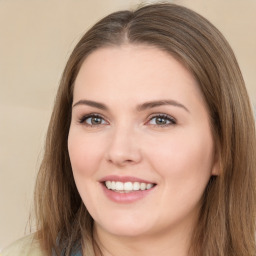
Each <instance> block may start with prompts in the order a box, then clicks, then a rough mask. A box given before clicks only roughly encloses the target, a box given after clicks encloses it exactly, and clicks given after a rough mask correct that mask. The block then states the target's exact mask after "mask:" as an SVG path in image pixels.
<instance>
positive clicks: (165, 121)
mask: <svg viewBox="0 0 256 256" xmlns="http://www.w3.org/2000/svg"><path fill="white" fill-rule="evenodd" d="M148 124H150V125H155V126H169V125H174V124H176V121H175V119H174V118H173V117H171V116H169V115H163V114H159V115H155V116H153V117H151V118H150V120H149V121H148Z"/></svg>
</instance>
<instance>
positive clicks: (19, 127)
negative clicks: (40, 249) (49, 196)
mask: <svg viewBox="0 0 256 256" xmlns="http://www.w3.org/2000/svg"><path fill="white" fill-rule="evenodd" d="M141 2H150V1H138V0H137V1H136V0H133V1H132V0H104V1H103V0H75V1H74V0H58V1H57V0H0V249H1V248H3V247H5V246H7V245H8V244H9V243H11V242H12V241H14V240H16V239H18V238H19V237H22V236H23V235H24V234H25V233H26V232H29V227H28V225H27V223H28V218H29V212H30V209H31V207H32V197H33V186H34V181H35V177H36V174H37V171H38V167H39V165H40V160H41V157H42V153H43V146H44V139H45V134H46V130H47V125H48V122H49V118H50V114H51V110H52V107H53V103H54V97H55V93H56V90H57V87H58V83H59V80H60V77H61V74H62V71H63V69H64V66H65V63H66V61H67V59H68V56H69V54H70V53H71V51H72V49H73V47H74V46H75V44H76V43H77V42H78V40H79V39H80V37H81V36H82V35H83V34H84V32H85V31H86V30H87V29H88V28H89V27H90V26H91V25H93V24H94V23H95V22H96V21H98V20H99V19H100V18H102V17H103V16H104V15H106V14H108V13H111V12H113V11H117V10H121V9H127V8H135V7H136V5H137V4H139V3H141ZM151 2H153V1H151ZM166 2H167V1H166ZM169 2H174V3H178V4H181V5H184V6H187V7H189V8H191V9H193V10H196V11H197V12H199V13H200V14H202V15H203V16H205V17H206V18H208V19H209V20H210V21H211V22H212V23H213V24H214V25H216V26H217V27H218V28H219V29H220V31H221V32H222V33H223V34H224V35H225V36H226V38H227V39H228V41H229V42H230V44H231V46H232V47H233V49H234V51H235V54H236V56H237V59H238V62H239V64H240V67H241V69H242V72H243V75H244V78H245V81H246V84H247V88H248V91H249V94H250V97H251V100H252V103H253V104H254V105H256V77H255V73H256V16H255V13H256V0H207V1H205V0H177V1H175V0H174V1H169ZM26 230H27V231H26Z"/></svg>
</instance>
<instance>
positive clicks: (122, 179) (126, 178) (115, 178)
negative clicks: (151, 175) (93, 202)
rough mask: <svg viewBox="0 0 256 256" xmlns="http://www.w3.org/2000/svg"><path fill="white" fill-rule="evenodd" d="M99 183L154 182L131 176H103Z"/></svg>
mask: <svg viewBox="0 0 256 256" xmlns="http://www.w3.org/2000/svg"><path fill="white" fill-rule="evenodd" d="M99 181H100V182H105V181H120V182H129V181H130V182H140V183H152V184H155V182H152V181H149V180H144V179H140V178H137V177H133V176H117V175H109V176H105V177H103V178H102V179H100V180H99Z"/></svg>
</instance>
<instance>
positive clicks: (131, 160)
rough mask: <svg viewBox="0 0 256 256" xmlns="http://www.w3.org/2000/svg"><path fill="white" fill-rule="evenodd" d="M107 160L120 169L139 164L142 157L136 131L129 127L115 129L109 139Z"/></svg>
mask: <svg viewBox="0 0 256 256" xmlns="http://www.w3.org/2000/svg"><path fill="white" fill-rule="evenodd" d="M106 159H107V161H108V162H110V163H112V164H114V165H116V166H119V167H124V166H126V165H133V164H137V163H139V162H140V161H141V159H142V155H141V150H140V147H139V141H138V136H137V135H136V131H134V130H133V129H129V128H128V127H119V128H116V129H114V131H112V134H111V136H110V137H109V146H108V149H107V153H106Z"/></svg>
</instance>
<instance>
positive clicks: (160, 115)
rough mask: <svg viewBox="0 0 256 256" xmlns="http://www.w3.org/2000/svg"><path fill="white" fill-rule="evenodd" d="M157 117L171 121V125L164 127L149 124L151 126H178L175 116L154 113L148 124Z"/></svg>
mask: <svg viewBox="0 0 256 256" xmlns="http://www.w3.org/2000/svg"><path fill="white" fill-rule="evenodd" d="M157 117H160V118H164V119H168V120H169V121H170V123H169V124H163V125H157V124H149V125H153V126H159V127H165V126H171V125H175V124H177V121H176V119H175V118H174V117H173V116H171V115H168V114H165V113H154V114H151V115H150V116H149V117H148V119H147V122H146V123H147V124H148V123H149V122H150V121H151V120H152V119H154V118H157Z"/></svg>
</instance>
